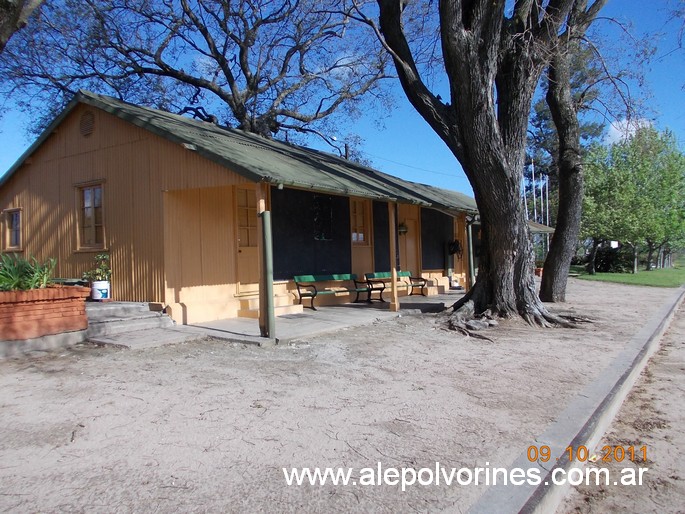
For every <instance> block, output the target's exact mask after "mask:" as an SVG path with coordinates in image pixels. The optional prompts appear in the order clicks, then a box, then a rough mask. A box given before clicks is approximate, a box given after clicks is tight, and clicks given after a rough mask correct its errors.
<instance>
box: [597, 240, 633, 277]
mask: <svg viewBox="0 0 685 514" xmlns="http://www.w3.org/2000/svg"><path fill="white" fill-rule="evenodd" d="M595 270H597V271H598V272H600V273H630V272H631V271H632V270H633V254H632V250H631V249H630V248H627V247H624V246H622V247H620V248H611V247H609V246H602V247H600V248H599V249H598V250H597V256H596V257H595Z"/></svg>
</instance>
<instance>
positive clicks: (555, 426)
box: [469, 287, 685, 514]
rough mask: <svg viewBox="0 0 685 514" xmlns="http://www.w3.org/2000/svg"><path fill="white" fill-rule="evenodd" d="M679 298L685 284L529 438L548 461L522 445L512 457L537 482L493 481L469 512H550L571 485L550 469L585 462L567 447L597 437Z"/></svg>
mask: <svg viewBox="0 0 685 514" xmlns="http://www.w3.org/2000/svg"><path fill="white" fill-rule="evenodd" d="M684 298H685V287H681V288H679V289H678V290H677V292H676V293H675V294H674V295H673V296H672V297H671V298H670V299H669V300H668V301H667V302H666V303H665V304H664V305H663V306H662V307H661V308H660V309H659V311H658V312H657V314H656V315H655V316H654V317H653V318H652V319H651V320H650V321H648V322H647V323H646V324H645V325H644V326H643V327H642V329H641V330H640V331H639V332H638V333H637V334H635V335H634V336H633V338H632V339H631V340H630V342H629V343H628V345H627V346H626V347H625V349H624V350H623V351H622V352H621V353H620V354H619V355H618V356H617V357H616V358H615V359H614V360H613V361H612V362H611V363H610V364H609V366H607V368H605V369H604V370H603V371H602V373H600V375H599V376H598V378H597V379H596V380H595V381H593V382H592V383H590V384H588V385H587V386H586V387H585V389H583V391H581V392H580V393H579V394H578V395H577V396H576V397H575V398H574V399H573V400H572V401H571V403H570V404H569V405H568V406H567V407H566V409H565V410H564V411H563V412H562V413H561V414H560V415H559V417H558V418H557V419H556V420H555V421H554V422H553V423H552V424H551V425H550V426H549V427H548V428H547V430H546V431H545V432H544V433H543V434H542V435H540V436H539V437H537V438H536V439H535V441H531V445H534V446H537V447H538V448H539V447H540V446H543V445H546V446H549V447H550V448H551V450H552V458H551V459H550V461H549V462H547V463H542V462H540V461H538V462H532V463H531V462H530V461H529V460H528V452H527V451H524V452H523V453H522V454H521V455H519V456H518V457H517V458H516V460H515V461H514V462H513V463H512V465H511V466H510V468H509V469H512V468H521V469H523V470H524V472H526V473H527V470H530V469H537V470H538V473H539V476H540V477H542V480H541V483H540V485H537V486H536V485H529V484H527V483H526V484H525V485H512V484H511V483H509V484H507V485H504V484H497V485H493V486H491V487H489V488H488V489H487V490H486V491H485V493H484V494H483V495H482V496H481V497H480V498H479V499H478V500H477V501H476V503H475V504H473V505H472V506H471V508H470V509H469V512H470V513H474V514H475V513H503V512H523V513H533V512H554V511H555V510H556V509H557V507H558V506H559V504H560V502H561V501H562V500H563V498H564V497H565V495H566V494H567V493H568V490H569V487H570V486H569V485H565V486H557V485H553V483H552V473H553V472H554V470H555V469H557V468H562V469H564V470H565V471H568V470H569V469H570V468H571V467H572V465H573V466H574V467H579V466H582V465H583V464H584V463H578V462H575V461H574V462H570V461H569V460H568V453H567V452H566V451H565V450H566V448H567V447H569V446H570V447H572V448H578V447H579V446H581V445H583V446H586V447H587V448H588V449H590V450H591V449H593V448H594V447H595V446H596V445H597V444H598V443H599V441H600V440H601V438H602V436H603V435H604V433H605V432H606V430H607V429H608V428H609V425H610V424H611V422H612V421H613V419H614V417H615V416H616V414H617V412H618V410H619V408H620V407H621V404H622V403H623V400H624V399H625V398H626V396H628V393H629V392H630V390H631V389H632V387H633V385H634V384H635V382H636V381H637V379H638V377H639V376H640V373H642V370H643V369H644V368H645V366H646V365H647V362H648V361H649V359H650V357H651V356H652V355H653V354H654V353H655V352H656V351H657V350H658V348H659V344H660V342H661V337H662V336H663V334H664V332H665V331H666V330H667V328H668V326H669V325H670V323H671V321H672V319H673V316H674V314H675V312H676V311H677V309H678V307H679V306H680V304H681V303H682V302H683V299H684ZM556 459H558V460H556Z"/></svg>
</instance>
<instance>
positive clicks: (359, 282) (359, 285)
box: [352, 279, 369, 289]
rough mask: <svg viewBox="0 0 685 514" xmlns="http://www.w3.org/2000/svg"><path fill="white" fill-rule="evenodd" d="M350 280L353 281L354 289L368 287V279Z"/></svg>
mask: <svg viewBox="0 0 685 514" xmlns="http://www.w3.org/2000/svg"><path fill="white" fill-rule="evenodd" d="M352 282H354V288H355V289H368V288H369V282H368V280H355V279H352Z"/></svg>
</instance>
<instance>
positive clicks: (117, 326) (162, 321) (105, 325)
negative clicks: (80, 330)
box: [86, 312, 175, 339]
mask: <svg viewBox="0 0 685 514" xmlns="http://www.w3.org/2000/svg"><path fill="white" fill-rule="evenodd" d="M174 326H175V325H174V321H173V320H172V319H171V318H170V317H169V316H166V315H165V314H161V313H159V312H150V313H147V314H145V315H140V316H137V317H135V318H134V317H128V318H109V319H101V320H97V321H92V322H91V321H90V320H89V321H88V330H87V332H86V334H87V336H88V338H89V339H90V338H92V337H98V336H107V335H112V334H122V333H126V332H133V331H138V330H149V329H152V328H172V327H174Z"/></svg>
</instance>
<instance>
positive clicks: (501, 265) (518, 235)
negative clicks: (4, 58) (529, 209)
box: [454, 184, 559, 326]
mask: <svg viewBox="0 0 685 514" xmlns="http://www.w3.org/2000/svg"><path fill="white" fill-rule="evenodd" d="M493 188H494V190H492V193H493V198H496V199H498V200H499V201H494V202H493V199H492V198H487V199H483V198H480V199H479V198H477V201H478V208H479V211H480V213H481V248H480V261H479V265H478V277H477V280H476V284H475V285H474V287H473V288H472V289H471V290H470V291H469V293H468V294H467V295H465V297H464V298H462V300H460V301H459V302H457V303H456V304H455V305H454V308H455V309H459V308H460V307H461V306H462V305H464V304H465V303H466V302H468V301H472V302H473V303H474V307H475V312H476V314H480V313H484V312H487V313H488V314H491V315H494V316H501V317H510V316H514V315H520V316H522V317H523V318H524V319H525V320H526V321H528V323H531V324H536V325H541V326H549V325H550V324H551V323H553V322H559V318H557V317H555V316H553V315H551V314H549V313H548V312H547V310H546V309H545V308H544V306H543V305H542V303H541V301H540V299H539V298H538V295H537V293H536V291H535V280H534V274H533V268H534V265H535V256H534V254H533V245H532V241H531V238H530V232H529V230H528V225H527V223H526V220H525V213H524V211H523V208H522V207H521V202H520V197H519V195H518V188H515V187H512V188H510V190H509V191H507V190H506V189H507V188H506V187H505V186H503V185H502V184H500V187H497V186H495V185H494V184H493ZM476 196H477V197H478V195H476Z"/></svg>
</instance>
